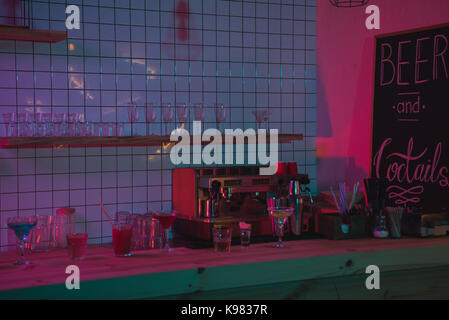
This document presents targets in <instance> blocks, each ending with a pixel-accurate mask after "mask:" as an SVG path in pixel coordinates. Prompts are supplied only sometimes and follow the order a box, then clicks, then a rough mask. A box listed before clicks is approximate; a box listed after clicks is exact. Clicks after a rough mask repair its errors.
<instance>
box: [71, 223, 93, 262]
mask: <svg viewBox="0 0 449 320" xmlns="http://www.w3.org/2000/svg"><path fill="white" fill-rule="evenodd" d="M74 229H75V228H74V227H73V230H74ZM87 238H88V236H87V233H85V232H83V233H68V234H67V251H68V254H69V257H70V259H72V260H82V259H84V256H85V255H86V248H87Z"/></svg>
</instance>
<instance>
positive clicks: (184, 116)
mask: <svg viewBox="0 0 449 320" xmlns="http://www.w3.org/2000/svg"><path fill="white" fill-rule="evenodd" d="M176 116H177V117H178V121H179V125H180V127H181V128H184V123H186V122H187V121H189V108H188V107H187V106H186V104H185V103H179V104H178V105H177V106H176Z"/></svg>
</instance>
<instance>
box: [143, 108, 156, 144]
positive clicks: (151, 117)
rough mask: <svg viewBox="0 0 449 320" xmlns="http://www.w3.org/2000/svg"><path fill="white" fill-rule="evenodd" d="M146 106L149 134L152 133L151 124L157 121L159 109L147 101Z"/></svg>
mask: <svg viewBox="0 0 449 320" xmlns="http://www.w3.org/2000/svg"><path fill="white" fill-rule="evenodd" d="M145 105H146V108H145V118H146V120H147V136H149V135H150V134H151V130H150V124H151V123H152V122H155V121H156V118H157V110H156V108H154V107H153V104H152V103H151V102H147V103H146V104H145Z"/></svg>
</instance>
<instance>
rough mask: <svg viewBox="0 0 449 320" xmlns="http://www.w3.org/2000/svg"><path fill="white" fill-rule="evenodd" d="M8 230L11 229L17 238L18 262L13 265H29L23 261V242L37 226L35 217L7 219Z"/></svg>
mask: <svg viewBox="0 0 449 320" xmlns="http://www.w3.org/2000/svg"><path fill="white" fill-rule="evenodd" d="M7 223H8V228H11V229H12V230H13V231H14V233H15V234H16V237H17V243H16V246H17V257H18V260H17V261H16V262H15V263H14V264H16V265H21V264H29V263H30V262H28V261H26V260H25V250H24V247H25V240H26V239H27V237H28V235H29V234H30V231H31V229H33V228H34V227H35V226H36V224H37V218H36V217H14V218H9V219H8V222H7Z"/></svg>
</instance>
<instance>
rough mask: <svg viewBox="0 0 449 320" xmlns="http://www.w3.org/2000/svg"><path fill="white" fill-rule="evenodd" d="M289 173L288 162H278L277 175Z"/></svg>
mask: <svg viewBox="0 0 449 320" xmlns="http://www.w3.org/2000/svg"><path fill="white" fill-rule="evenodd" d="M287 174H289V170H288V166H287V163H285V162H278V164H277V169H276V173H275V175H277V176H283V175H287Z"/></svg>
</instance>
